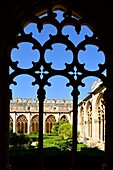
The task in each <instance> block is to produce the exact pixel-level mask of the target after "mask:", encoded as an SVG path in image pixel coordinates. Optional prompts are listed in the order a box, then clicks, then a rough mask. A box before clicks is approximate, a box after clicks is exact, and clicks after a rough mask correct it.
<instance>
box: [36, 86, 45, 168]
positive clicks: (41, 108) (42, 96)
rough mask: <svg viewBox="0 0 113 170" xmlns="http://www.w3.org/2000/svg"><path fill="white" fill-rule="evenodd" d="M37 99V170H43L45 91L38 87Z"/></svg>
mask: <svg viewBox="0 0 113 170" xmlns="http://www.w3.org/2000/svg"><path fill="white" fill-rule="evenodd" d="M37 94H38V99H39V148H38V151H39V152H38V170H44V164H43V111H44V99H45V90H44V89H43V88H42V87H40V88H39V89H38V92H37Z"/></svg>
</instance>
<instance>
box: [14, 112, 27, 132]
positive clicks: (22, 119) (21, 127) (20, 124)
mask: <svg viewBox="0 0 113 170" xmlns="http://www.w3.org/2000/svg"><path fill="white" fill-rule="evenodd" d="M27 126H28V120H27V118H26V116H24V115H21V116H19V117H18V118H17V132H18V133H19V132H22V133H27Z"/></svg>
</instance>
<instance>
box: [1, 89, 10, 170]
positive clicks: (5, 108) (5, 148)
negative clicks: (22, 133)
mask: <svg viewBox="0 0 113 170" xmlns="http://www.w3.org/2000/svg"><path fill="white" fill-rule="evenodd" d="M9 93H10V92H9V89H8V87H5V86H1V87H0V170H10V166H9V104H10V102H9V99H10V97H11V95H10V94H9Z"/></svg>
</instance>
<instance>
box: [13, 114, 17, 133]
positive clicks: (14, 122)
mask: <svg viewBox="0 0 113 170" xmlns="http://www.w3.org/2000/svg"><path fill="white" fill-rule="evenodd" d="M15 132H16V113H14V119H13V133H15Z"/></svg>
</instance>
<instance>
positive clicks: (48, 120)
mask: <svg viewBox="0 0 113 170" xmlns="http://www.w3.org/2000/svg"><path fill="white" fill-rule="evenodd" d="M55 122H56V119H55V116H54V115H49V116H48V117H47V118H46V120H45V129H46V133H51V129H52V127H53V125H54V123H55Z"/></svg>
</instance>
